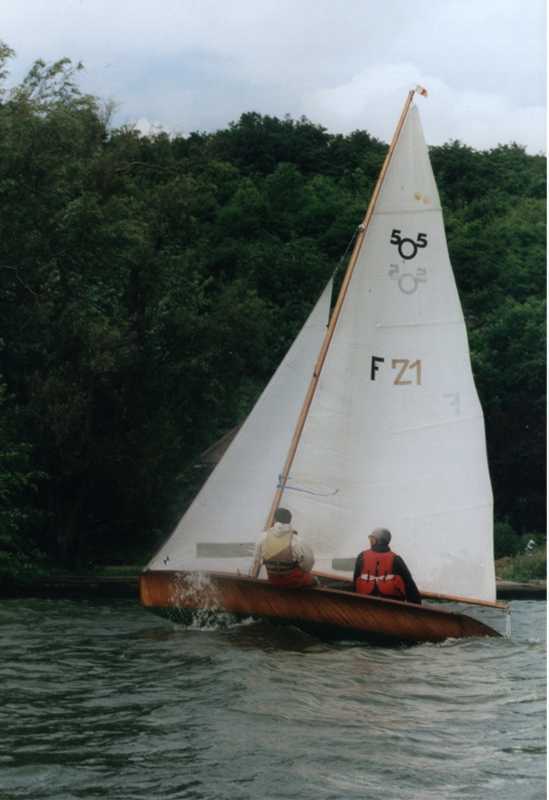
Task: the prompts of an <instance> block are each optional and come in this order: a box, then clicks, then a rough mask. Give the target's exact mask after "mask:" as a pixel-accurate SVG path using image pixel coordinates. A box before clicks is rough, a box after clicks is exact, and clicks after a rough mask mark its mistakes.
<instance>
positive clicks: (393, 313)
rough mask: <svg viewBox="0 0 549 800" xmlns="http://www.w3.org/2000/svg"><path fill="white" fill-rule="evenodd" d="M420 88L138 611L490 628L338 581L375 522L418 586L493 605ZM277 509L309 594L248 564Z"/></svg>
mask: <svg viewBox="0 0 549 800" xmlns="http://www.w3.org/2000/svg"><path fill="white" fill-rule="evenodd" d="M422 93H423V92H422ZM414 95H415V91H412V92H410V93H409V95H408V98H407V100H406V103H405V106H404V109H403V112H402V114H401V117H400V120H399V123H398V125H397V129H396V131H395V135H394V138H393V141H392V143H391V146H390V148H389V151H388V154H387V157H386V160H385V163H384V165H383V168H382V170H381V174H380V177H379V180H378V183H377V185H376V188H375V190H374V193H373V196H372V200H371V202H370V206H369V208H368V211H367V213H366V216H365V218H364V221H363V222H362V224H361V225H360V226H359V230H358V234H357V237H356V242H355V247H354V250H353V253H352V256H351V258H350V261H349V265H348V268H347V272H346V275H345V277H344V279H343V282H342V286H341V290H340V293H339V296H338V299H337V301H336V303H335V305H334V308H333V311H332V313H331V315H330V313H329V310H330V298H331V289H332V287H331V282H330V283H329V284H328V286H327V287H326V288H325V290H324V292H323V293H322V295H321V297H320V299H319V301H318V303H317V304H316V306H315V308H314V309H313V311H312V313H311V315H310V317H309V319H308V320H307V322H306V323H305V325H304V327H303V329H302V330H301V332H300V334H299V335H298V337H297V338H296V340H295V341H294V343H293V345H292V347H291V348H290V350H289V352H288V354H287V355H286V357H285V359H284V360H283V362H282V364H281V365H280V367H279V368H278V370H277V371H276V373H275V375H274V376H273V378H272V379H271V381H270V383H269V384H268V386H267V388H266V389H265V391H264V392H263V394H262V395H261V397H260V399H259V400H258V402H257V404H256V406H255V407H254V409H253V410H252V412H251V413H250V415H249V417H248V418H247V420H246V421H245V422H244V424H243V425H242V427H241V428H240V429H239V431H238V433H237V435H236V437H235V438H234V439H233V441H232V443H231V445H230V446H229V448H228V449H227V451H226V452H225V454H224V456H223V458H222V459H221V461H220V462H219V464H218V465H217V467H216V468H215V470H214V471H213V473H212V474H211V476H210V478H209V479H208V481H207V482H206V483H205V485H204V487H203V489H202V490H201V491H200V493H199V494H198V495H197V497H196V499H195V501H194V502H193V503H192V505H191V506H190V508H189V509H188V511H187V512H186V514H185V515H184V517H183V518H182V520H181V522H180V523H179V525H178V526H177V528H176V530H175V532H174V533H173V534H172V536H171V537H170V538H169V539H168V541H167V542H166V543H165V544H164V546H163V547H162V548H161V550H160V552H159V553H158V554H157V555H156V556H155V557H154V558H153V559H152V561H151V562H150V564H149V565H148V567H147V568H146V570H145V572H144V573H143V574H142V576H141V579H140V596H141V601H142V603H143V605H144V606H146V607H149V608H152V609H153V610H158V611H167V610H170V609H172V610H175V609H186V610H187V611H196V610H198V609H210V610H216V611H227V612H230V613H234V614H238V615H241V616H242V615H244V616H255V617H266V618H269V619H274V620H279V621H284V622H291V623H293V624H298V625H301V626H302V627H305V628H308V629H311V630H319V631H324V632H327V631H331V632H332V633H334V632H335V633H340V634H342V635H345V636H353V635H356V636H360V637H361V638H370V639H374V640H378V641H440V640H441V639H444V638H447V637H455V638H461V637H464V636H479V635H481V636H490V635H492V636H493V635H498V634H497V632H496V631H495V630H494V629H493V628H492V627H491V626H489V625H486V624H483V623H479V622H477V621H476V620H474V619H473V618H472V617H470V616H469V615H468V614H467V615H464V614H459V613H453V612H449V611H447V610H441V609H439V608H431V607H427V606H425V605H424V606H414V605H412V604H409V603H404V602H399V601H395V600H386V599H381V598H378V597H366V596H362V595H357V594H355V593H354V592H352V591H349V590H350V589H352V585H351V583H350V578H351V577H352V574H353V568H354V562H355V557H356V555H357V553H359V552H360V551H362V550H363V549H364V546H365V541H366V538H367V535H368V533H369V532H370V531H371V530H373V529H374V528H377V527H379V526H383V527H387V528H390V529H391V530H392V531H393V532H394V537H395V538H394V541H395V543H396V547H397V549H398V552H399V553H401V554H402V556H403V557H404V559H405V561H406V563H407V564H408V565H409V566H410V569H411V571H412V573H413V575H414V577H415V579H416V582H417V584H418V586H419V587H420V590H421V592H422V594H423V596H424V597H428V598H430V599H434V600H446V601H448V602H450V601H456V602H458V601H459V602H464V603H466V604H469V605H476V606H477V607H479V608H492V609H498V610H501V609H502V608H503V607H502V606H501V605H500V604H497V603H495V571H494V556H493V532H492V515H493V509H492V505H493V503H492V490H491V484H490V478H489V472H488V462H487V455H486V442H485V434H484V421H483V415H482V409H481V407H480V403H479V400H478V396H477V392H476V388H475V384H474V380H473V375H472V370H471V364H470V357H469V348H468V342H467V334H466V329H465V323H464V319H463V313H462V310H461V305H460V302H459V297H458V293H457V289H456V286H455V281H454V277H453V273H452V268H451V265H450V260H449V255H448V250H447V245H446V237H445V233H444V225H443V218H442V210H441V206H440V201H439V196H438V190H437V187H436V184H435V180H434V176H433V173H432V169H431V164H430V161H429V155H428V150H427V146H426V144H425V140H424V137H423V132H422V129H421V123H420V120H419V113H418V110H417V107H416V106H415V105H414V103H413V99H414ZM281 505H283V506H285V507H286V508H289V509H291V512H292V515H293V524H294V525H295V528H296V529H297V530H298V531H299V534H300V537H302V538H303V540H304V541H306V542H307V543H309V544H310V545H311V546H312V548H313V551H314V553H315V567H316V569H317V570H318V572H319V573H321V574H322V586H320V587H318V588H308V589H293V590H292V589H286V588H284V589H281V588H277V587H274V586H272V585H271V584H270V583H269V582H268V580H266V579H264V578H262V577H261V574H260V576H259V579H256V578H254V577H249V576H248V575H247V573H248V572H249V570H250V566H251V563H252V557H253V553H254V547H255V543H256V541H257V539H258V538H259V536H260V533H261V531H262V530H263V529H265V527H269V526H270V525H271V523H272V520H273V517H274V513H275V511H276V509H277V508H279V506H281ZM269 508H270V511H269ZM265 523H266V524H265Z"/></svg>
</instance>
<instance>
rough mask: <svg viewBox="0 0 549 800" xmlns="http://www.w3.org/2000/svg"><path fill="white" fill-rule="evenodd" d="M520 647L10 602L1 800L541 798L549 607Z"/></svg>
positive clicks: (527, 629)
mask: <svg viewBox="0 0 549 800" xmlns="http://www.w3.org/2000/svg"><path fill="white" fill-rule="evenodd" d="M512 609H513V639H512V640H505V639H501V640H495V639H485V640H461V641H448V642H445V643H443V644H442V645H419V646H416V647H411V648H392V649H391V648H373V647H369V646H367V645H364V644H345V643H340V644H326V643H323V642H321V641H319V640H317V639H314V638H311V637H309V636H307V635H305V634H303V633H301V632H299V631H297V630H295V629H293V628H290V629H284V628H273V627H271V626H269V625H267V624H265V623H251V624H241V625H237V626H233V627H229V628H224V629H215V628H214V629H210V630H196V629H189V628H178V627H176V626H174V625H173V624H171V623H169V622H166V621H164V620H162V619H159V618H156V617H154V616H153V615H151V614H150V613H148V612H146V611H144V610H142V609H141V608H140V607H139V606H137V605H136V604H135V603H132V602H129V601H112V602H110V603H93V602H84V601H80V602H76V601H59V600H56V601H53V600H51V601H48V600H25V601H21V600H13V601H12V600H10V601H3V602H1V603H0V636H1V639H0V641H1V655H0V709H1V713H2V723H1V724H0V798H1V799H2V800H15V798H17V799H18V800H19V799H20V798H27V799H28V800H42V798H48V800H51V799H53V798H55V800H72V798H113V800H114V799H116V800H122V799H124V800H140V798H144V799H145V798H146V800H151V799H152V798H196V799H197V800H198V799H201V800H203V799H206V798H208V800H210V799H211V800H222V799H223V798H230V799H231V800H246V798H254V800H277V799H278V798H299V800H309V799H310V800H313V798H314V800H328V799H329V800H350V799H351V798H361V800H368V798H377V797H383V798H385V800H396V798H398V800H431V798H432V799H433V800H446V798H448V799H449V800H453V799H454V798H461V800H476V798H479V799H480V798H482V800H486V798H491V797H497V798H498V800H506V799H507V798H510V799H511V798H512V800H517V798H520V800H530V799H531V800H534V799H535V800H541V798H545V796H546V790H545V764H546V760H545V758H546V757H545V741H546V738H545V708H546V706H545V666H546V656H545V632H546V623H545V612H546V604H545V603H544V602H518V601H517V602H514V603H512Z"/></svg>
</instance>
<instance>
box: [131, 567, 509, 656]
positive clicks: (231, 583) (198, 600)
mask: <svg viewBox="0 0 549 800" xmlns="http://www.w3.org/2000/svg"><path fill="white" fill-rule="evenodd" d="M139 594H140V600H141V603H142V605H143V606H144V607H146V608H150V609H151V610H152V611H156V612H158V613H167V614H173V615H175V614H176V613H177V612H199V613H201V612H208V613H209V614H223V613H228V614H234V615H237V616H238V617H254V618H261V619H268V620H271V621H274V622H280V623H289V624H294V625H297V626H298V627H300V628H303V629H304V630H308V631H310V632H312V633H317V634H320V635H322V634H323V633H325V634H327V635H329V636H332V635H337V637H338V638H349V639H357V638H358V639H363V640H365V641H368V640H370V641H379V642H408V643H415V642H441V641H444V640H445V639H462V638H465V637H474V636H500V634H499V633H498V632H497V631H495V630H494V629H493V628H490V627H489V626H488V625H485V624H484V623H482V622H480V621H478V620H475V619H473V618H471V617H468V616H466V615H465V614H456V613H452V612H448V611H442V610H439V609H436V608H432V607H430V606H425V605H424V606H418V605H413V604H411V603H403V602H400V601H398V600H385V599H382V598H378V597H366V596H363V595H359V594H355V593H353V592H349V591H342V590H340V589H333V588H324V587H314V588H306V589H280V588H279V587H275V586H272V584H270V583H269V582H268V581H267V580H262V579H257V578H251V577H248V576H245V575H232V574H230V573H222V572H201V573H193V572H185V571H168V570H158V571H152V570H150V571H146V572H144V573H143V574H142V575H141V576H140V580H139Z"/></svg>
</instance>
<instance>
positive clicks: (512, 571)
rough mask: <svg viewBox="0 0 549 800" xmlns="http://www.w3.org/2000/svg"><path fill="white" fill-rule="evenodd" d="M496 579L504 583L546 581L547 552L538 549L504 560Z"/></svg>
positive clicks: (544, 549) (543, 549)
mask: <svg viewBox="0 0 549 800" xmlns="http://www.w3.org/2000/svg"><path fill="white" fill-rule="evenodd" d="M498 578H501V579H502V580H505V581H532V580H540V581H544V580H547V551H546V548H545V547H543V548H540V549H538V550H536V551H534V552H533V553H521V554H519V555H517V556H515V557H514V558H510V559H505V561H504V563H503V565H502V566H501V568H500V569H499V570H498Z"/></svg>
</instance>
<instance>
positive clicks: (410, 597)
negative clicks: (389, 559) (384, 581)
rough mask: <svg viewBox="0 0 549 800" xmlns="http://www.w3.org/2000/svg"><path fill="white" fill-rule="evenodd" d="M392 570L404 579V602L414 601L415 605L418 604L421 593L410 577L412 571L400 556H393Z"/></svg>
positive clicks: (419, 603)
mask: <svg viewBox="0 0 549 800" xmlns="http://www.w3.org/2000/svg"><path fill="white" fill-rule="evenodd" d="M393 572H394V573H395V575H400V577H401V578H402V580H403V581H404V586H405V588H406V602H407V603H415V604H416V605H418V606H420V605H421V594H420V593H419V589H418V588H417V586H416V582H415V581H414V579H413V578H412V573H411V572H410V570H409V569H408V567H407V566H406V564H405V563H404V561H403V560H402V558H401V557H400V556H395V560H394V562H393Z"/></svg>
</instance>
